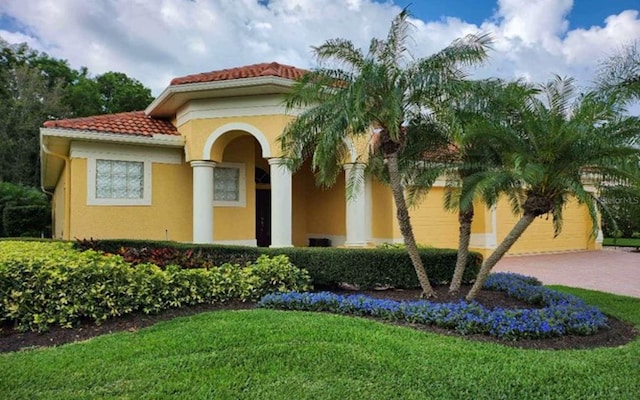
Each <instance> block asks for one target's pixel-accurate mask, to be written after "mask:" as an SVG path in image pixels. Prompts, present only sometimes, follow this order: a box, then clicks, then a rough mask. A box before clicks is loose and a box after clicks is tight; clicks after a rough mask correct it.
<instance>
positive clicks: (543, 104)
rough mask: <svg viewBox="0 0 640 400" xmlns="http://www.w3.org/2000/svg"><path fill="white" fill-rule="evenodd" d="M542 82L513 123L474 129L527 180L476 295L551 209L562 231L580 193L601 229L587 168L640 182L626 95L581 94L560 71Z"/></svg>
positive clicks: (635, 126)
mask: <svg viewBox="0 0 640 400" xmlns="http://www.w3.org/2000/svg"><path fill="white" fill-rule="evenodd" d="M540 90H541V94H542V97H540V96H529V97H528V98H526V99H525V101H523V102H518V103H516V104H514V110H517V117H516V118H514V120H513V121H511V123H500V122H498V123H493V122H492V121H491V120H486V121H485V122H482V123H479V124H477V125H476V126H475V127H474V131H473V132H472V133H470V135H474V134H475V135H477V140H486V141H487V145H488V146H491V147H493V148H494V149H496V153H497V154H500V155H501V164H502V165H503V166H504V170H503V171H502V173H501V174H502V175H503V176H504V178H502V179H504V180H510V181H512V182H513V186H514V187H522V188H524V195H525V197H524V199H523V202H522V204H521V208H522V214H521V217H520V219H519V220H518V222H517V223H516V224H515V226H514V227H513V228H512V229H511V231H510V232H509V233H508V234H507V235H506V236H505V238H504V239H503V241H502V242H501V243H500V244H499V245H498V247H497V248H496V249H495V250H494V252H493V253H492V254H491V255H490V256H489V257H488V258H487V259H485V260H484V262H483V264H482V267H481V268H480V271H479V273H478V277H477V279H476V282H475V283H474V285H473V287H472V289H471V290H470V291H469V293H468V295H467V299H468V300H471V299H473V298H475V296H476V295H477V293H478V292H479V291H480V289H481V288H482V285H483V284H484V282H485V280H486V278H487V276H488V274H489V272H490V271H491V269H492V268H493V267H494V266H495V265H496V263H497V262H498V261H499V260H500V259H501V258H502V257H503V256H504V254H505V253H506V252H507V251H508V250H509V249H510V248H511V246H512V245H513V244H514V243H515V242H516V241H517V240H518V238H519V237H520V236H521V235H522V234H523V233H524V231H525V230H526V229H527V227H529V226H530V225H531V223H532V222H533V221H534V220H535V219H536V218H538V217H540V216H544V215H550V216H551V217H552V220H553V225H554V230H555V233H556V234H558V233H559V232H560V231H561V229H562V222H563V210H564V208H565V207H566V206H567V204H568V203H569V202H570V201H572V200H577V201H578V202H579V203H580V204H584V205H585V206H586V207H587V209H588V211H589V215H590V217H591V220H592V224H593V229H592V234H593V235H594V236H595V234H596V232H597V230H598V227H599V221H598V212H597V201H596V198H595V195H594V194H592V193H590V192H589V191H588V190H587V189H586V188H585V182H584V174H585V172H588V173H589V174H590V176H591V177H592V179H594V180H596V181H603V180H606V181H618V180H626V181H629V182H632V183H633V184H637V183H638V182H640V173H639V172H638V168H637V165H638V164H637V163H638V162H639V161H640V149H638V148H636V147H634V146H635V145H636V144H637V143H638V139H639V133H640V121H639V120H638V118H636V117H631V116H628V115H626V114H625V113H624V108H623V107H621V106H620V103H619V98H617V97H616V96H607V95H603V94H602V93H601V92H599V91H593V92H589V93H586V94H583V95H577V94H576V91H575V84H574V82H573V80H572V79H568V78H564V79H563V78H560V77H556V79H554V80H553V81H551V82H549V83H547V84H545V85H542V86H541V88H540ZM483 125H487V126H486V128H485V127H484V126H483ZM630 160H631V161H633V162H630ZM634 164H635V165H634ZM596 183H597V182H596Z"/></svg>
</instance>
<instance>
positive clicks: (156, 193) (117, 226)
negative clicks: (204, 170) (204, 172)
mask: <svg viewBox="0 0 640 400" xmlns="http://www.w3.org/2000/svg"><path fill="white" fill-rule="evenodd" d="M71 170H72V176H71V186H72V187H73V190H72V192H71V232H70V233H71V238H101V239H113V238H131V239H156V240H164V239H169V240H176V241H190V240H191V237H192V232H191V219H192V189H191V181H192V178H191V167H190V166H189V165H188V164H180V165H174V164H161V163H152V198H151V200H152V204H151V205H150V206H89V205H87V160H86V159H84V158H73V159H71Z"/></svg>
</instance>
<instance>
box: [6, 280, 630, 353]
mask: <svg viewBox="0 0 640 400" xmlns="http://www.w3.org/2000/svg"><path fill="white" fill-rule="evenodd" d="M467 290H468V288H465V287H463V288H462V290H461V291H460V294H459V295H458V296H452V295H450V294H449V293H448V292H447V287H438V288H436V294H437V298H436V299H432V300H431V301H434V302H436V301H437V302H454V301H458V300H460V299H462V298H464V294H466V292H467ZM332 291H333V292H335V293H338V294H364V295H367V296H372V297H377V298H387V299H392V300H417V299H419V298H420V291H419V290H379V291H349V290H344V289H335V288H333V289H332ZM477 301H478V302H480V303H482V304H483V305H484V306H485V307H489V308H495V307H502V308H531V307H532V306H531V305H530V304H527V303H525V302H523V301H520V300H517V299H513V298H511V297H509V296H507V295H506V294H504V293H502V292H495V291H489V290H483V291H481V292H480V294H479V295H478V298H477ZM254 307H255V304H252V303H242V302H230V303H227V304H216V305H199V306H193V307H183V308H177V309H171V310H167V311H164V312H162V313H160V314H155V315H146V314H143V313H137V314H132V315H127V316H124V317H120V318H114V319H111V320H107V321H105V322H103V323H102V324H100V325H95V324H93V323H91V322H89V321H87V322H85V323H81V324H80V325H79V326H78V327H76V328H73V329H63V328H58V327H53V328H51V329H50V330H49V331H48V332H45V333H35V332H24V333H21V332H17V331H15V330H13V329H12V328H11V327H7V326H5V327H2V329H1V330H0V353H1V352H10V351H18V350H25V349H32V348H37V347H49V346H57V345H61V344H64V343H70V342H76V341H80V340H86V339H90V338H92V337H95V336H99V335H104V334H107V333H113V332H121V331H130V332H135V331H137V330H138V329H141V328H144V327H147V326H150V325H153V324H155V323H157V322H160V321H165V320H170V319H173V318H176V317H181V316H188V315H194V314H198V313H201V312H205V311H216V310H241V309H251V308H254ZM383 322H385V321H383ZM387 323H392V324H394V325H400V326H407V327H411V328H414V329H418V330H421V331H426V332H436V333H440V334H444V335H451V336H458V337H463V338H465V339H469V340H477V341H482V342H492V343H500V344H503V345H507V346H513V347H519V348H527V349H540V350H565V349H589V348H595V347H616V346H622V345H624V344H627V343H629V342H630V341H632V340H633V339H634V338H635V337H636V336H637V335H638V333H639V332H638V330H637V329H635V328H634V327H633V326H632V325H630V324H628V323H626V322H623V321H620V320H618V319H616V318H613V317H611V316H609V328H608V329H602V330H600V331H599V332H597V333H596V334H594V335H591V336H563V337H559V338H548V339H535V340H525V339H521V340H518V341H510V340H502V339H498V338H495V337H493V336H487V335H467V336H460V335H459V334H457V333H455V332H454V331H451V330H447V329H443V328H438V327H432V326H424V325H420V324H409V323H402V322H387Z"/></svg>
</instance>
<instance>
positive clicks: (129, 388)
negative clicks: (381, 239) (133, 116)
mask: <svg viewBox="0 0 640 400" xmlns="http://www.w3.org/2000/svg"><path fill="white" fill-rule="evenodd" d="M557 288H558V289H560V290H562V291H566V292H569V293H572V294H574V295H577V296H580V297H582V298H584V299H585V300H586V301H587V302H589V303H591V304H594V305H597V306H599V307H600V308H601V309H602V310H603V311H605V312H607V313H610V314H613V315H615V316H617V317H619V318H622V319H625V320H627V321H630V322H632V323H634V324H635V325H636V326H640V299H634V298H630V297H623V296H615V295H610V294H604V293H599V292H593V291H587V290H580V289H570V288H564V287H557ZM0 368H1V369H2V373H0V398H2V399H26V398H28V399H85V398H87V399H90V398H131V399H165V398H166V399H173V398H189V399H201V398H215V399H238V398H250V399H292V398H295V399H318V398H322V399H362V398H366V399H389V398H402V399H414V398H415V399H425V398H434V399H436V398H437V399H451V398H469V399H471V398H473V399H512V398H517V399H540V398H547V399H549V398H558V399H596V398H598V399H600V398H601V399H636V398H637V394H638V393H640V374H638V371H639V370H640V340H635V341H634V342H633V343H630V344H628V345H626V346H622V347H618V348H600V349H594V350H570V351H536V350H521V349H515V348H510V347H505V346H501V345H497V344H490V343H479V342H473V341H467V340H464V339H461V338H456V337H447V336H441V335H436V334H426V333H424V332H420V331H415V330H412V329H410V328H404V327H395V326H390V325H385V324H382V323H377V322H375V321H371V320H364V319H359V318H349V317H344V316H339V315H329V314H319V313H302V312H287V311H272V310H246V311H220V312H210V313H205V314H200V315H196V316H192V317H186V318H180V319H176V320H173V321H169V322H164V323H160V324H157V325H155V326H153V327H151V328H148V329H143V330H140V331H138V332H135V333H118V334H113V335H108V336H103V337H98V338H95V339H92V340H90V341H88V342H85V343H76V344H71V345H66V346H62V347H60V348H55V349H43V350H34V351H26V352H20V353H10V354H3V355H0Z"/></svg>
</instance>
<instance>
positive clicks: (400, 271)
mask: <svg viewBox="0 0 640 400" xmlns="http://www.w3.org/2000/svg"><path fill="white" fill-rule="evenodd" d="M75 246H76V247H77V248H79V249H92V250H98V251H103V252H106V253H112V254H119V255H122V256H123V257H124V258H125V260H127V261H128V262H132V263H134V264H135V263H145V262H153V263H155V264H157V265H160V266H164V265H169V264H178V265H180V266H182V267H184V268H194V267H205V268H207V267H210V266H212V265H220V264H223V263H226V262H232V263H239V264H244V263H247V262H252V261H254V260H255V259H257V258H258V257H259V256H260V255H261V254H267V255H270V256H275V255H279V254H284V255H286V256H287V257H288V258H289V260H290V261H291V262H292V263H293V264H294V265H296V266H298V267H299V268H304V269H305V270H307V271H308V272H309V274H310V275H311V279H312V282H313V284H314V285H319V286H335V285H337V284H340V283H349V284H353V285H357V286H359V287H360V288H361V289H371V288H374V287H376V286H393V287H396V288H417V287H419V286H420V285H419V282H418V278H417V277H416V274H415V271H414V269H413V264H412V263H411V259H410V258H409V256H408V254H407V252H406V250H402V249H344V248H327V247H293V248H258V247H244V246H221V245H202V244H187V243H176V242H164V241H145V240H82V241H78V242H76V244H75ZM419 252H420V256H421V258H422V261H423V263H424V265H425V268H426V270H427V273H428V275H429V279H430V280H431V283H432V284H445V283H448V282H449V281H450V280H451V277H452V276H453V269H454V267H455V263H456V256H457V253H456V250H452V249H433V248H426V249H420V250H419ZM481 264H482V256H481V255H480V254H479V253H471V256H470V257H469V261H468V264H467V268H466V270H465V274H464V276H463V282H464V283H468V282H471V281H472V280H473V279H475V277H476V275H477V273H478V270H479V268H480V265H481Z"/></svg>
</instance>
